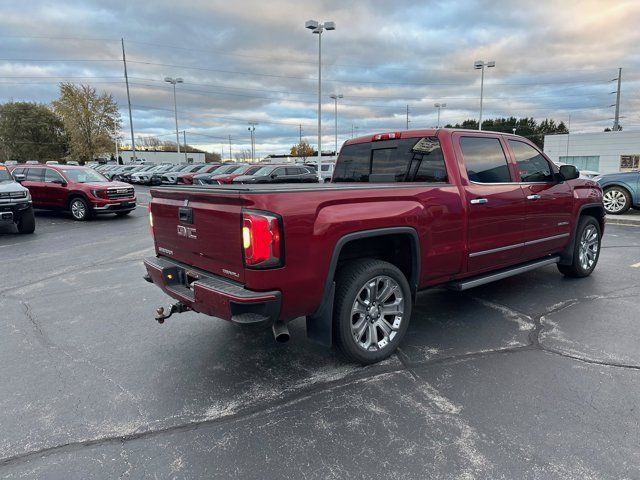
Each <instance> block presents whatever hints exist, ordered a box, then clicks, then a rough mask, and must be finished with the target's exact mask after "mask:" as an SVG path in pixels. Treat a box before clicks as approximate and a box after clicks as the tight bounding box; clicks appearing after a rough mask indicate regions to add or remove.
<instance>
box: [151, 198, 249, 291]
mask: <svg viewBox="0 0 640 480" xmlns="http://www.w3.org/2000/svg"><path fill="white" fill-rule="evenodd" d="M151 196H152V200H151V203H150V211H151V214H152V215H153V233H154V240H155V245H156V252H157V253H158V254H160V255H164V256H166V257H169V258H173V259H175V260H178V261H179V262H182V263H186V264H187V265H192V266H194V267H196V268H199V269H202V270H206V271H208V272H211V273H214V274H216V275H221V276H224V277H227V278H230V279H233V280H235V281H238V282H244V260H243V257H242V255H243V253H242V227H241V225H242V213H241V210H242V199H241V198H240V196H239V194H238V193H237V192H231V191H230V192H228V193H225V192H218V191H216V190H214V189H211V191H210V192H206V193H202V192H195V191H194V192H190V191H189V190H188V189H175V190H174V189H170V188H168V189H163V188H159V189H152V190H151Z"/></svg>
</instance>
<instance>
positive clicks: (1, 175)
mask: <svg viewBox="0 0 640 480" xmlns="http://www.w3.org/2000/svg"><path fill="white" fill-rule="evenodd" d="M11 181H13V178H11V174H10V173H9V170H7V167H5V166H3V165H0V182H11Z"/></svg>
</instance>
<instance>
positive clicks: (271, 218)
mask: <svg viewBox="0 0 640 480" xmlns="http://www.w3.org/2000/svg"><path fill="white" fill-rule="evenodd" d="M242 246H243V249H244V263H245V265H246V266H247V267H253V268H273V267H281V266H282V264H283V254H282V221H281V219H280V217H279V216H278V215H276V214H274V213H267V212H256V211H252V210H245V211H243V212H242Z"/></svg>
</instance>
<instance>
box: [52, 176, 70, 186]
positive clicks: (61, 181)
mask: <svg viewBox="0 0 640 480" xmlns="http://www.w3.org/2000/svg"><path fill="white" fill-rule="evenodd" d="M51 183H55V184H57V185H60V186H62V187H66V186H67V182H65V181H64V180H62V179H60V178H56V179H54V180H51Z"/></svg>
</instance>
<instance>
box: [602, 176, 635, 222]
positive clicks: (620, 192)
mask: <svg viewBox="0 0 640 480" xmlns="http://www.w3.org/2000/svg"><path fill="white" fill-rule="evenodd" d="M594 180H595V181H596V182H598V183H599V184H600V186H601V187H602V190H603V191H604V195H603V198H602V201H603V203H604V209H605V210H606V212H607V213H608V214H610V215H621V214H623V213H625V212H627V211H628V210H629V209H630V208H631V207H633V208H640V171H636V172H622V173H609V174H607V175H600V176H598V177H596V178H594Z"/></svg>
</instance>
